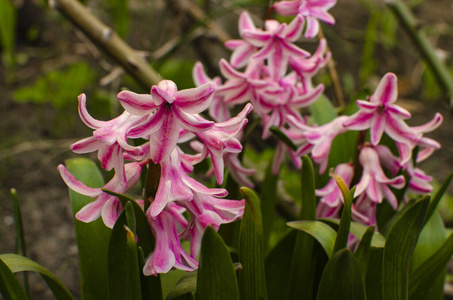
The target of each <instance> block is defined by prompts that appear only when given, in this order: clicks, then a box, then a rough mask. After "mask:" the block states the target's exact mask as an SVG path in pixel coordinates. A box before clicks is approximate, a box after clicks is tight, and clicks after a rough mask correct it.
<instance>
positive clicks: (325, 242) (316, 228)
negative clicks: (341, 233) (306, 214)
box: [286, 221, 337, 258]
mask: <svg viewBox="0 0 453 300" xmlns="http://www.w3.org/2000/svg"><path fill="white" fill-rule="evenodd" d="M286 225H288V226H289V227H291V228H293V229H296V230H301V231H304V232H306V233H308V234H310V235H311V236H312V237H314V238H315V239H316V240H317V241H318V242H319V244H321V246H322V248H323V249H324V251H326V254H327V256H328V257H329V258H330V257H331V256H332V253H333V247H334V245H335V238H336V236H337V233H336V231H335V230H333V229H332V227H330V226H329V225H327V224H325V223H323V222H320V221H293V222H288V223H286Z"/></svg>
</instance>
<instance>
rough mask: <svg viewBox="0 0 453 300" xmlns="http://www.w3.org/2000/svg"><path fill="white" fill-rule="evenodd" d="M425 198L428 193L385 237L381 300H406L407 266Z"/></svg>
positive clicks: (426, 202) (424, 213)
mask: <svg viewBox="0 0 453 300" xmlns="http://www.w3.org/2000/svg"><path fill="white" fill-rule="evenodd" d="M429 200H430V198H429V196H426V197H423V198H422V199H421V200H419V201H417V202H416V203H415V204H414V205H412V206H411V207H410V208H408V209H407V210H406V211H405V213H404V214H403V215H402V216H401V217H400V218H399V219H398V220H397V221H396V222H395V224H394V225H393V227H392V229H391V230H390V232H389V234H388V236H387V240H386V243H385V248H384V254H383V260H382V296H383V299H386V300H405V299H408V284H409V276H408V275H409V265H410V262H411V257H412V253H413V251H414V248H415V245H416V243H417V239H418V237H419V235H420V232H421V229H422V227H423V224H424V219H425V215H426V211H427V208H428V204H429Z"/></svg>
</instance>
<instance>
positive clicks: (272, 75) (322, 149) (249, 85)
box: [193, 0, 442, 225]
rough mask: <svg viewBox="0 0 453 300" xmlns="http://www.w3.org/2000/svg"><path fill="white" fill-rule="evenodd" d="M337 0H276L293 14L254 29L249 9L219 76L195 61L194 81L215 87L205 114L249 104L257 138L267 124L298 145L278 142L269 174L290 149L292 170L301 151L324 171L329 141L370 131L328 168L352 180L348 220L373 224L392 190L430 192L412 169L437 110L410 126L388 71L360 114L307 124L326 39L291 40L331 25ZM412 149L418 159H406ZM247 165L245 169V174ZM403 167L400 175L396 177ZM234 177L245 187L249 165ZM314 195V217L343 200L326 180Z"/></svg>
mask: <svg viewBox="0 0 453 300" xmlns="http://www.w3.org/2000/svg"><path fill="white" fill-rule="evenodd" d="M335 2H336V1H309V0H306V1H304V0H301V1H297V0H296V1H281V2H277V3H275V4H274V6H273V8H274V9H275V11H276V12H277V13H279V14H281V15H284V16H291V15H293V16H295V17H294V19H293V20H292V21H291V22H289V23H288V24H287V23H280V22H278V21H277V20H266V21H265V22H264V29H260V28H257V27H256V26H255V23H254V22H253V20H252V18H251V16H250V14H249V13H248V12H243V13H242V14H241V16H240V18H239V26H238V27H239V35H240V37H241V39H237V40H230V41H227V42H226V43H225V46H226V47H227V48H228V49H230V50H232V55H231V57H230V60H229V61H227V60H224V59H222V60H221V61H220V62H219V66H220V71H221V73H222V75H223V76H224V77H225V79H226V80H225V82H223V83H222V80H221V79H220V78H218V77H216V78H214V79H210V78H208V77H207V76H206V74H205V73H204V71H203V67H202V65H201V63H197V64H196V65H195V67H194V70H193V77H194V81H195V82H196V84H197V85H201V84H204V83H206V82H213V83H214V84H215V85H216V86H217V87H218V88H217V89H216V93H215V96H214V100H213V102H214V103H213V106H212V109H210V113H211V116H212V117H213V118H217V119H218V120H223V119H225V118H227V117H229V111H230V109H231V108H233V107H235V106H238V105H244V103H251V104H253V106H254V113H255V114H256V115H257V116H258V117H259V118H260V119H261V126H262V129H263V131H262V138H263V139H267V138H269V137H271V132H270V128H271V127H277V128H279V130H280V131H282V132H283V133H284V134H285V135H286V136H287V137H289V138H290V140H291V141H292V142H293V143H294V144H296V145H297V150H296V151H294V150H292V149H291V148H290V147H289V146H288V145H287V144H285V143H284V142H283V141H282V140H278V141H277V142H278V144H277V149H276V153H275V156H274V161H273V173H274V174H277V173H278V171H279V167H280V165H281V164H282V162H283V161H284V158H285V155H286V154H287V153H288V154H289V155H290V157H291V159H292V161H293V163H294V165H295V166H296V167H298V168H300V167H301V159H300V158H301V156H302V155H306V154H307V155H310V156H311V158H312V159H313V161H314V162H315V163H317V164H318V166H319V172H320V173H324V172H326V170H327V166H328V159H329V153H330V150H331V145H332V141H333V140H334V139H335V138H336V137H337V136H339V135H342V134H345V133H346V132H348V131H361V136H362V137H363V136H365V137H366V134H367V132H369V141H366V139H365V138H364V139H363V140H364V142H360V143H358V145H357V149H358V151H357V159H356V160H355V161H354V162H352V161H351V162H346V163H342V164H340V165H338V166H336V167H335V168H334V170H333V171H334V172H335V173H336V174H337V175H340V176H341V177H342V178H343V180H344V181H345V183H346V185H348V186H349V187H350V188H351V187H352V186H354V185H356V190H355V194H354V198H355V199H356V200H355V203H354V204H353V207H352V210H353V218H354V219H355V220H356V221H358V222H361V223H364V224H368V225H376V214H375V213H376V205H377V204H378V203H382V202H383V201H384V199H385V200H386V201H388V203H389V204H390V205H391V207H392V208H393V209H397V206H398V201H397V198H396V196H395V195H394V194H393V192H392V189H403V188H405V190H406V192H408V193H414V194H424V193H428V192H430V191H431V190H432V187H431V185H430V181H431V177H430V176H428V175H426V174H425V173H424V172H423V171H422V170H420V169H419V168H417V167H416V164H417V163H419V162H421V161H423V160H425V159H426V158H428V157H429V156H430V155H431V153H432V152H433V151H434V150H436V149H438V148H440V145H439V143H437V142H436V141H434V140H432V139H430V138H427V137H425V136H424V133H427V132H430V131H432V130H434V129H436V128H437V127H438V126H439V125H440V124H441V122H442V116H441V115H440V114H436V115H435V116H434V118H433V120H432V121H430V122H428V123H427V124H425V125H422V126H418V127H410V126H408V125H407V124H406V123H405V120H406V119H408V118H410V117H411V115H410V113H409V112H408V111H407V110H405V109H403V108H402V107H400V106H398V105H395V104H394V102H395V101H396V100H397V96H398V95H397V94H398V92H397V78H396V76H395V75H394V74H392V73H388V74H386V75H385V76H384V77H383V78H382V80H381V82H380V83H379V85H378V87H377V89H376V91H375V92H374V94H373V95H371V96H369V97H368V99H367V100H366V101H364V100H358V101H357V106H358V112H357V113H355V114H354V115H352V116H339V117H337V118H335V119H334V120H332V121H331V122H329V123H327V124H323V125H322V126H317V125H316V124H311V120H310V118H309V117H306V116H304V115H302V113H301V111H302V110H304V109H305V108H308V107H309V106H310V105H312V104H313V103H315V102H316V101H317V100H318V99H319V98H320V97H321V95H322V94H323V92H324V85H323V84H318V85H315V84H314V83H313V81H312V79H313V77H314V76H315V75H316V74H317V73H318V72H319V70H321V69H322V68H323V67H325V66H326V64H327V62H328V60H329V59H330V57H331V54H330V52H328V51H327V45H326V41H325V40H324V39H321V40H320V41H319V45H318V48H317V50H316V51H315V52H314V53H313V54H310V53H309V52H307V51H305V50H304V49H301V48H300V47H299V46H297V45H296V43H297V41H298V40H299V39H300V38H301V37H302V35H303V36H304V37H305V38H306V39H310V38H313V37H315V36H316V34H317V33H318V30H319V20H320V21H324V22H325V23H328V24H333V23H334V19H333V17H332V16H331V15H330V14H329V13H328V10H329V9H330V8H332V7H333V6H334V5H335ZM384 133H385V134H386V135H387V136H388V137H390V139H392V140H393V143H394V145H395V147H396V149H397V150H396V152H397V153H396V152H395V151H393V152H392V151H391V150H390V148H389V147H388V146H386V145H383V144H380V142H381V138H382V136H383V135H384ZM415 149H417V151H415V152H417V154H416V157H412V155H413V152H414V150H415ZM244 171H245V172H244ZM403 171H404V172H405V173H406V174H407V176H406V178H405V177H404V176H403V175H401V174H402V173H403ZM233 173H234V174H236V176H235V178H241V179H242V180H241V181H240V182H241V183H242V184H244V185H248V186H250V181H247V180H246V178H247V175H249V174H250V173H251V170H244V169H240V168H236V169H235V172H233ZM316 195H317V196H318V197H319V198H320V200H319V204H318V207H317V216H318V217H338V215H339V211H340V210H341V207H342V205H343V198H342V197H343V196H342V194H341V192H340V189H339V188H338V186H337V185H336V183H335V181H334V180H333V179H332V180H331V181H329V182H328V184H327V185H326V186H325V187H324V188H321V189H318V190H317V191H316Z"/></svg>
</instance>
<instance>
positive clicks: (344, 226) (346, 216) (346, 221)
mask: <svg viewBox="0 0 453 300" xmlns="http://www.w3.org/2000/svg"><path fill="white" fill-rule="evenodd" d="M331 175H332V177H333V178H334V179H335V182H336V183H337V185H338V187H339V188H340V191H341V193H342V194H343V199H344V205H343V212H342V213H341V218H340V224H339V225H338V233H337V238H336V240H335V246H334V249H333V252H334V253H335V252H337V251H338V250H341V249H343V248H345V247H346V245H347V244H348V238H349V229H350V227H351V214H352V212H351V208H352V193H351V192H350V191H349V189H348V187H347V185H346V184H345V182H344V181H343V179H342V178H341V177H340V176H338V175H337V174H334V173H332V174H331Z"/></svg>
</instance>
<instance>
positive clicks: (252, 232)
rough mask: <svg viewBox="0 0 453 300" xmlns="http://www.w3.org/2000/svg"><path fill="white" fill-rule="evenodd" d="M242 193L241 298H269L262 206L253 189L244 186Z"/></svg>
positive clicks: (240, 242)
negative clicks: (265, 268)
mask: <svg viewBox="0 0 453 300" xmlns="http://www.w3.org/2000/svg"><path fill="white" fill-rule="evenodd" d="M241 193H242V195H243V196H244V199H245V209H244V216H243V218H242V221H241V227H240V234H239V249H238V251H239V262H240V263H241V264H242V270H240V271H239V272H238V283H239V292H240V295H241V299H250V300H253V299H267V291H266V276H265V272H264V244H263V220H262V217H261V207H260V203H259V201H258V198H257V197H256V194H255V193H254V192H253V191H252V190H250V189H248V188H246V187H243V188H241Z"/></svg>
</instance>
